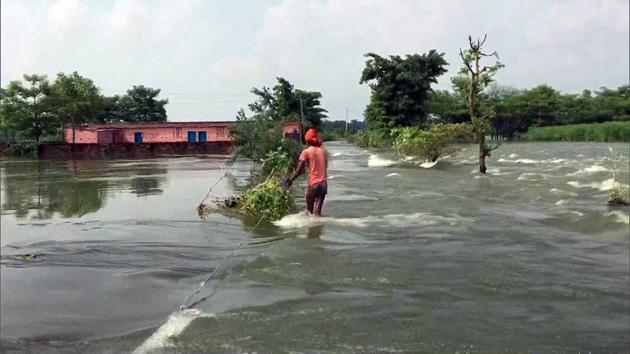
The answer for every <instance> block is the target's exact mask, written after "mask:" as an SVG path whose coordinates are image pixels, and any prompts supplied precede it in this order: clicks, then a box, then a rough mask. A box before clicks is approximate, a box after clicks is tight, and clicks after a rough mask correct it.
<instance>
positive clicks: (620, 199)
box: [608, 147, 630, 205]
mask: <svg viewBox="0 0 630 354" xmlns="http://www.w3.org/2000/svg"><path fill="white" fill-rule="evenodd" d="M608 150H609V151H610V152H611V154H612V155H613V156H614V158H612V159H611V160H612V162H613V165H612V188H611V189H610V195H609V197H608V204H609V205H629V204H630V191H629V190H628V187H627V186H624V185H622V184H621V183H619V181H617V173H616V170H617V168H618V167H622V168H626V169H627V168H628V164H627V159H626V158H625V157H624V156H623V155H622V154H620V153H618V152H616V151H615V150H614V149H613V148H611V147H608Z"/></svg>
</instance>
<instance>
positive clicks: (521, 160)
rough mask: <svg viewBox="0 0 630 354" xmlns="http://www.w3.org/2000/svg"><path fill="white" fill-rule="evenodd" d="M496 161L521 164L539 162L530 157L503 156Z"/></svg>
mask: <svg viewBox="0 0 630 354" xmlns="http://www.w3.org/2000/svg"><path fill="white" fill-rule="evenodd" d="M497 162H508V163H522V164H528V165H531V164H535V163H540V161H539V160H532V159H516V160H508V159H504V158H500V159H498V160H497Z"/></svg>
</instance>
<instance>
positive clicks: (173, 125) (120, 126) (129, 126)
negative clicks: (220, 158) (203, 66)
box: [67, 120, 300, 129]
mask: <svg viewBox="0 0 630 354" xmlns="http://www.w3.org/2000/svg"><path fill="white" fill-rule="evenodd" d="M235 123H237V121H235V120H232V121H206V122H143V123H89V124H87V125H84V126H81V127H77V128H78V129H123V128H125V129H134V128H180V127H199V126H213V127H227V126H231V125H233V124H235ZM285 124H300V122H295V121H293V122H286V123H285ZM67 128H71V125H68V126H67Z"/></svg>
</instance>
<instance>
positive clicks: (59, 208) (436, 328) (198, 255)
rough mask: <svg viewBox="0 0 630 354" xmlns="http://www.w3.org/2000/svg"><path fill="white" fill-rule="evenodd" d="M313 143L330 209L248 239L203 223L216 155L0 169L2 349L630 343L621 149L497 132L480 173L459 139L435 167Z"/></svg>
mask: <svg viewBox="0 0 630 354" xmlns="http://www.w3.org/2000/svg"><path fill="white" fill-rule="evenodd" d="M326 146H327V148H328V150H329V153H330V155H331V166H330V175H331V176H332V177H333V178H332V179H331V180H330V181H329V193H330V194H329V196H328V198H327V201H326V204H325V207H324V213H325V215H326V217H325V218H323V219H313V218H309V217H307V216H306V215H304V214H295V215H290V216H288V217H286V218H285V219H283V220H281V221H280V222H279V223H277V224H276V225H272V224H268V223H263V224H261V225H260V226H258V227H257V228H256V230H254V232H251V231H250V229H251V228H252V227H253V226H254V225H255V223H256V220H249V219H245V220H243V219H241V218H240V217H234V216H231V215H229V214H225V213H211V214H209V215H208V217H207V218H206V219H205V220H204V219H200V218H199V217H198V215H197V212H196V206H197V204H198V203H199V202H200V200H201V199H202V198H203V197H204V195H205V193H206V191H207V189H208V187H209V186H210V185H211V184H212V183H214V181H216V180H217V179H218V178H220V177H221V176H222V175H223V174H224V172H225V166H226V164H227V158H226V157H225V156H206V157H194V158H193V157H180V158H170V159H155V160H143V161H125V160H113V161H65V162H62V161H28V160H5V161H2V162H0V172H1V176H2V177H1V179H2V180H1V192H2V194H1V205H2V229H1V232H2V234H1V235H2V239H1V261H0V264H1V265H0V267H1V268H0V270H1V273H0V279H1V286H2V287H1V298H0V299H1V301H0V302H1V307H0V311H1V313H0V315H1V319H2V320H1V326H0V329H1V331H0V332H1V336H0V337H1V338H0V343H1V344H2V349H3V350H4V351H6V352H132V351H137V352H252V351H257V352H259V353H260V352H320V351H325V352H339V353H349V352H356V353H366V352H456V351H459V352H467V351H468V352H475V351H478V352H487V351H499V352H501V351H509V352H527V351H531V352H553V351H556V352H562V351H567V352H577V351H581V352H587V351H593V352H627V351H628V348H629V347H630V313H629V311H630V302H629V297H630V275H629V274H630V270H629V261H628V259H629V236H630V235H629V225H628V214H629V210H628V208H627V207H621V208H610V207H608V206H607V205H606V199H607V195H608V192H609V188H610V184H611V180H610V179H611V176H612V172H611V168H612V167H613V163H612V161H611V160H610V158H611V157H612V155H611V153H610V151H609V147H612V148H613V149H614V150H615V151H618V152H620V153H622V154H623V155H624V158H623V159H622V162H621V164H617V166H618V167H617V169H618V171H617V173H618V178H619V180H620V181H621V182H622V183H624V184H628V167H627V166H628V165H627V164H628V149H629V145H628V144H594V143H530V144H504V145H502V146H501V147H500V148H499V149H498V150H497V151H495V152H494V153H493V156H492V157H491V158H490V159H489V161H488V166H489V171H488V172H489V173H488V175H487V176H480V175H478V174H477V173H475V172H474V170H475V167H476V166H475V161H474V154H475V148H474V147H472V146H470V147H467V148H466V150H464V151H463V152H462V153H461V154H460V155H458V156H456V157H454V158H450V159H447V160H445V161H442V162H440V163H438V164H437V165H436V166H434V167H432V168H430V169H425V168H421V167H418V166H416V165H414V164H413V163H411V162H409V161H404V160H401V159H400V158H399V157H398V156H395V155H394V154H393V153H391V152H387V151H378V152H374V151H366V150H363V149H360V148H357V147H355V146H351V145H348V144H344V143H328V144H326ZM624 166H625V167H624ZM249 171H250V165H249V163H247V162H246V161H238V162H237V163H236V164H235V165H233V167H232V168H231V170H230V173H229V174H228V177H227V178H225V179H224V180H222V181H221V182H220V183H219V185H218V186H217V188H216V189H215V190H214V191H213V193H212V194H213V196H217V197H220V196H227V195H230V194H232V193H236V192H238V191H239V190H241V189H242V188H243V187H244V186H246V185H247V183H248V176H249ZM302 186H303V181H302V185H300V184H299V183H298V184H297V186H296V187H294V192H295V193H296V195H297V196H298V198H299V197H300V196H301V193H302V189H301V187H302ZM298 200H299V199H298ZM300 203H301V204H299V205H298V207H303V203H302V202H300ZM241 242H244V244H243V246H242V247H241V248H239V249H238V250H236V251H234V254H233V255H232V256H231V257H229V258H227V261H225V262H224V263H223V265H222V268H221V269H220V271H218V272H217V274H216V277H214V278H213V279H211V280H210V281H209V282H208V283H207V284H206V285H205V286H204V287H203V288H202V290H201V291H200V294H199V295H198V296H196V298H195V299H194V301H197V300H200V299H203V298H204V297H206V296H208V295H211V296H210V297H208V298H207V299H206V300H203V301H200V302H199V303H198V304H197V305H196V306H195V307H194V308H193V309H190V310H187V311H184V312H179V311H178V309H179V306H180V304H181V303H182V301H183V300H184V298H185V297H186V296H187V295H189V294H191V293H192V292H193V291H195V290H196V289H197V288H198V287H199V283H200V282H201V281H202V280H203V279H205V278H206V277H207V276H208V274H209V273H210V272H212V270H213V269H214V268H215V267H217V266H218V265H219V264H221V263H222V262H223V260H224V259H226V256H228V255H230V254H231V252H232V251H233V248H234V247H235V246H236V245H238V244H239V243H241ZM25 255H32V256H29V257H25Z"/></svg>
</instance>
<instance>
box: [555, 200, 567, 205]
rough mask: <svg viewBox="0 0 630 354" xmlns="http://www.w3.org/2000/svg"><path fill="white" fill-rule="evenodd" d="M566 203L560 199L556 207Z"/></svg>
mask: <svg viewBox="0 0 630 354" xmlns="http://www.w3.org/2000/svg"><path fill="white" fill-rule="evenodd" d="M566 203H567V201H566V200H565V199H560V200H558V201H557V202H556V205H562V204H566Z"/></svg>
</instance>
